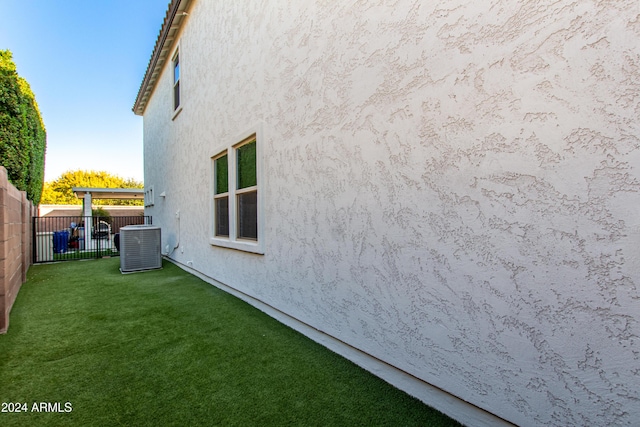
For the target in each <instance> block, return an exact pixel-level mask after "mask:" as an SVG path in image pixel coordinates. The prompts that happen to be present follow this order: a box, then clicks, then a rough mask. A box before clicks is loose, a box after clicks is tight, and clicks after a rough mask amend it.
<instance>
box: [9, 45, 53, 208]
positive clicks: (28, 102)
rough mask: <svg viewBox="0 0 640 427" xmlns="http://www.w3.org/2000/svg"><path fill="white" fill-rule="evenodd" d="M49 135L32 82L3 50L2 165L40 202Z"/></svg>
mask: <svg viewBox="0 0 640 427" xmlns="http://www.w3.org/2000/svg"><path fill="white" fill-rule="evenodd" d="M46 140H47V135H46V131H45V128H44V123H43V122H42V117H41V116H40V110H39V109H38V104H37V103H36V100H35V97H34V95H33V92H32V91H31V88H30V87H29V83H27V81H26V80H25V79H23V78H22V77H20V76H19V75H18V73H17V71H16V65H15V64H14V62H13V56H12V54H11V51H9V50H0V165H2V166H4V167H5V168H6V169H7V173H8V175H9V180H10V181H11V183H13V185H15V186H16V188H18V189H19V190H22V191H26V192H27V198H28V199H29V200H31V201H32V202H33V203H35V204H36V205H37V204H39V203H40V197H41V195H42V185H43V182H44V156H45V150H46V144H47V142H46Z"/></svg>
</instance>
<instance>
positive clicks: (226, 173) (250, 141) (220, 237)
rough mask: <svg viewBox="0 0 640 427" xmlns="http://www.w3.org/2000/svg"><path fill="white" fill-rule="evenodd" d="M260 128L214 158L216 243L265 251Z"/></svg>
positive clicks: (214, 227)
mask: <svg viewBox="0 0 640 427" xmlns="http://www.w3.org/2000/svg"><path fill="white" fill-rule="evenodd" d="M260 129H261V127H257V128H256V129H253V130H252V131H251V132H246V133H245V134H244V137H240V138H238V139H236V141H240V142H238V143H236V144H233V145H229V146H228V147H227V148H226V149H225V150H224V151H222V152H220V153H218V154H217V155H216V156H214V157H212V158H211V160H212V162H211V164H212V186H213V198H212V226H211V228H212V236H211V244H212V245H216V246H224V247H228V248H234V249H240V250H244V251H248V252H254V253H260V254H262V253H264V237H263V236H262V233H263V225H262V223H263V219H262V218H263V215H262V202H261V194H262V191H263V190H262V188H261V185H262V184H261V179H260V171H261V158H262V157H261V154H260V153H261V149H260V138H261V136H260V135H261V133H260Z"/></svg>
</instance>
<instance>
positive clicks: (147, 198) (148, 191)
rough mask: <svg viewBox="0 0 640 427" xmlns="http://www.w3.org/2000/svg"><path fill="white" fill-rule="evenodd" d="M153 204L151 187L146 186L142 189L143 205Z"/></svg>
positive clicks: (149, 205) (146, 206) (147, 206)
mask: <svg viewBox="0 0 640 427" xmlns="http://www.w3.org/2000/svg"><path fill="white" fill-rule="evenodd" d="M153 205H154V200H153V187H147V188H145V190H144V207H145V208H149V207H151V206H153Z"/></svg>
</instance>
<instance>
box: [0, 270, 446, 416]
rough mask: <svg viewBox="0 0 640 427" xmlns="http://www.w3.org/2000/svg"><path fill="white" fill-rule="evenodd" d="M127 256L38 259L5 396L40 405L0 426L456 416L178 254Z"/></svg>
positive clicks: (12, 329)
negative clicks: (133, 260) (214, 282)
mask: <svg viewBox="0 0 640 427" xmlns="http://www.w3.org/2000/svg"><path fill="white" fill-rule="evenodd" d="M118 267H119V259H118V258H111V259H100V260H90V261H78V262H66V263H59V264H47V265H36V266H33V267H31V269H30V270H29V274H28V281H27V283H25V284H24V285H23V287H22V289H21V291H20V293H19V295H18V298H17V300H16V303H15V305H14V307H13V311H12V313H11V320H10V325H9V331H8V333H7V334H6V335H0V403H3V407H4V409H7V406H5V405H6V404H7V403H9V402H19V403H22V402H24V403H27V406H28V409H29V412H26V413H2V412H0V425H2V426H46V425H51V426H64V425H74V426H93V425H104V426H118V425H122V426H197V425H203V426H358V425H361V426H453V425H458V424H457V423H455V422H454V421H452V420H451V419H449V418H447V417H445V416H444V415H442V414H440V413H438V412H436V411H434V410H432V409H430V408H429V407H427V406H425V405H423V404H422V403H421V402H419V401H417V400H416V399H413V398H411V397H410V396H408V395H406V394H405V393H403V392H401V391H399V390H397V389H395V388H393V387H392V386H390V385H388V384H386V383H385V382H383V381H382V380H380V379H379V378H377V377H375V376H373V375H371V374H369V373H367V372H366V371H364V370H362V369H360V368H359V367H357V366H355V365H354V364H352V363H351V362H349V361H347V360H346V359H344V358H342V357H340V356H338V355H336V354H334V353H332V352H330V351H328V350H327V349H325V348H323V347H321V346H320V345H318V344H316V343H314V342H313V341H311V340H309V339H308V338H306V337H304V336H303V335H301V334H299V333H297V332H295V331H293V330H292V329H290V328H288V327H286V326H284V325H282V324H281V323H279V322H277V321H275V320H273V319H272V318H270V317H268V316H267V315H265V314H264V313H262V312H261V311H259V310H256V309H255V308H253V307H251V306H249V305H248V304H246V303H244V302H243V301H241V300H238V299H237V298H235V297H233V296H231V295H229V294H226V293H224V292H222V291H220V290H218V289H217V288H215V287H213V286H211V285H209V284H207V283H205V282H203V281H201V280H200V279H198V278H196V277H194V276H192V275H189V274H187V273H185V272H184V271H182V270H180V269H179V268H177V267H176V266H174V265H172V264H170V263H167V262H165V264H164V269H162V270H156V271H149V272H144V273H136V274H127V275H122V274H120V272H119V271H118ZM39 402H45V403H52V404H55V403H59V405H60V408H61V410H62V411H64V409H65V404H66V403H67V402H69V404H70V405H71V409H72V410H71V412H53V413H37V412H31V410H32V409H33V404H34V403H36V404H38V403H39ZM56 409H57V408H56ZM67 409H69V408H68V407H67Z"/></svg>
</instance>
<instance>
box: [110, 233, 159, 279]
mask: <svg viewBox="0 0 640 427" xmlns="http://www.w3.org/2000/svg"><path fill="white" fill-rule="evenodd" d="M160 246H161V241H160V227H155V226H153V225H127V226H126V227H122V228H121V229H120V271H121V272H122V273H133V272H136V271H144V270H153V269H157V268H162V254H161V253H160Z"/></svg>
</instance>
